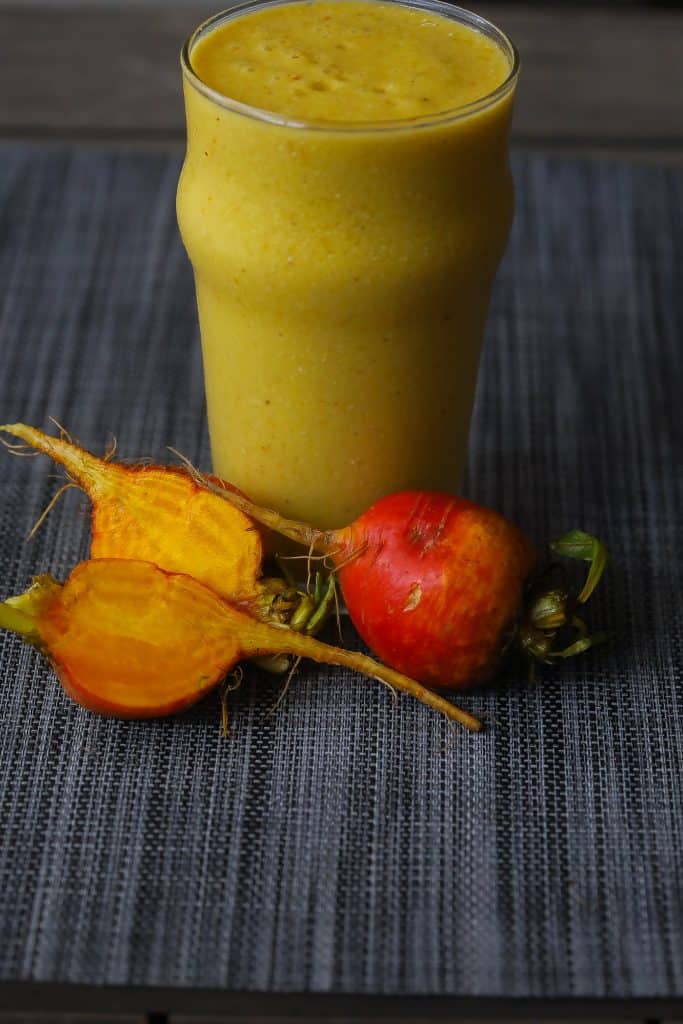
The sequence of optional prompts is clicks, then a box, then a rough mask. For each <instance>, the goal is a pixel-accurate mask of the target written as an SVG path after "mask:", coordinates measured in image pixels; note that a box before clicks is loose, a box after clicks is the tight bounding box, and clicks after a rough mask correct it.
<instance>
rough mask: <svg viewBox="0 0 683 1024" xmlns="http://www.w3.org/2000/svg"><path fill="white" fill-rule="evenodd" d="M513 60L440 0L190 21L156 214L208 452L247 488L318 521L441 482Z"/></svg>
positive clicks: (465, 396)
mask: <svg viewBox="0 0 683 1024" xmlns="http://www.w3.org/2000/svg"><path fill="white" fill-rule="evenodd" d="M515 72H516V68H515V66H514V51H513V49H512V47H511V45H510V44H509V43H508V42H507V40H506V39H505V37H504V36H502V34H501V33H497V30H495V29H493V27H492V26H487V25H486V23H482V22H481V20H480V19H477V18H476V17H475V16H472V15H467V14H466V12H459V11H458V9H457V8H449V7H448V6H447V5H445V4H440V3H431V4H429V5H428V7H420V8H417V7H411V6H408V5H406V4H404V3H399V2H385V0H312V2H300V0H297V2H285V3H278V4H274V5H266V4H263V3H258V2H257V3H249V4H246V5H242V6H241V7H240V8H237V9H233V10H232V11H230V12H227V13H226V14H224V15H222V16H217V18H215V19H212V21H211V22H209V23H207V24H206V25H205V26H202V27H201V28H200V29H199V30H198V31H197V33H195V35H194V36H193V37H192V39H191V40H190V41H189V43H188V45H187V46H186V50H185V52H184V88H185V104H186V113H187V127H188V147H187V156H186V160H185V163H184V166H183V171H182V175H181V180H180V185H179V190H178V219H179V224H180V229H181V233H182V236H183V239H184V242H185V245H186V247H187V251H188V254H189V256H190V259H191V261H192V265H193V268H194V273H195V281H196V289H197V302H198V308H199V320H200V330H201V338H202V351H203V358H204V371H205V381H206V394H207V407H208V415H209V429H210V436H211V447H212V456H213V461H214V469H215V471H216V472H217V473H219V474H220V475H221V476H224V477H226V478H228V479H230V480H232V481H233V482H234V483H236V484H238V485H239V486H240V487H241V488H242V489H243V490H244V491H246V492H247V493H248V494H249V495H250V496H251V497H252V498H254V499H255V500H257V501H259V502H262V503H266V504H271V505H273V506H275V507H277V508H278V509H280V510H281V511H283V512H285V513H287V514H289V515H293V516H296V517H300V518H304V519H308V520H310V521H313V522H315V523H316V524H317V525H320V526H323V527H325V526H339V525H342V524H344V523H346V522H349V521H351V520H352V519H353V518H354V517H355V516H356V515H358V514H359V513H360V512H361V511H362V510H363V509H364V508H365V507H367V505H369V504H370V503H371V502H372V501H374V500H375V499H377V498H378V497H380V496H382V495H383V494H387V493H390V492H391V491H395V490H399V489H402V488H406V487H419V488H422V487H424V488H434V489H441V490H455V489H457V487H458V485H459V481H460V475H461V471H462V466H463V462H464V457H465V452H466V446H467V433H468V426H469V419H470V413H471V408H472V401H473V395H474V387H475V381H476V372H477V365H478V360H479V351H480V346H481V339H482V334H483V328H484V322H485V318H486V312H487V307H488V302H489V294H490V289H491V284H492V281H493V277H494V274H495V271H496V268H497V265H498V263H499V260H500V257H501V255H502V252H503V249H504V246H505V242H506V239H507V235H508V231H509V227H510V223H511V219H512V209H513V194H512V182H511V177H510V173H509V169H508V161H507V141H508V131H509V122H510V117H511V107H512V95H513V91H514V80H515Z"/></svg>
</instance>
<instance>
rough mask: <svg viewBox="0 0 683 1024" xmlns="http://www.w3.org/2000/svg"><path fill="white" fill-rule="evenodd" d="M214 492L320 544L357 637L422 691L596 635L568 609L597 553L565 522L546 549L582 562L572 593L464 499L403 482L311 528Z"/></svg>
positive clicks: (575, 650)
mask: <svg viewBox="0 0 683 1024" xmlns="http://www.w3.org/2000/svg"><path fill="white" fill-rule="evenodd" d="M203 479H204V481H205V482H206V480H205V478H203ZM207 486H209V487H210V486H211V484H210V483H208V484H207ZM217 493H221V494H222V495H223V497H224V498H225V499H226V500H227V501H230V502H231V503H233V504H236V505H237V506H238V507H239V508H241V509H242V510H243V511H244V512H246V513H247V514H248V515H250V516H252V518H254V519H256V520H257V521H258V522H260V523H262V524H263V525H265V526H267V527H269V528H270V529H271V530H274V531H275V532H277V533H280V534H281V535H283V536H285V537H288V538H290V539H292V540H295V541H297V542H298V543H300V544H303V545H305V546H307V547H308V548H310V549H311V550H315V551H318V552H325V553H326V554H327V556H328V558H329V559H330V560H331V562H332V564H333V565H334V567H335V570H336V572H337V575H338V578H339V583H340V585H341V590H342V593H343V596H344V600H345V602H346V606H347V608H348V610H349V614H350V616H351V619H352V621H353V623H354V625H355V626H356V629H357V630H358V632H359V633H360V635H361V637H362V638H363V639H364V640H365V642H366V643H367V644H368V646H369V647H370V648H371V649H372V650H373V651H374V652H375V654H376V655H378V657H380V658H381V659H382V660H383V661H385V662H386V663H387V664H388V665H391V666H392V667H393V668H395V669H397V670H398V671H400V672H403V673H405V674H407V675H410V676H413V677H415V678H417V679H419V680H420V681H421V682H422V683H424V684H426V685H427V686H430V687H432V688H444V689H454V688H458V687H462V686H470V685H475V684H477V683H480V682H483V681H484V680H485V679H487V678H489V677H490V676H491V675H492V673H493V672H494V671H495V669H496V667H497V666H498V665H499V663H500V661H501V658H502V657H503V655H504V654H505V653H506V652H507V651H509V650H510V649H512V648H514V647H516V648H518V649H519V650H521V651H522V652H523V653H524V654H525V655H526V656H527V657H528V659H529V660H530V661H531V662H532V663H533V662H535V661H541V662H545V663H550V662H552V661H554V660H555V659H557V658H566V657H570V656H571V655H574V654H579V653H581V652H582V651H584V650H586V649H587V648H588V647H590V646H592V645H594V644H596V643H597V642H600V641H602V640H603V639H604V637H603V635H602V634H596V635H594V636H592V637H589V636H588V634H587V629H586V627H585V625H584V623H583V621H582V620H581V619H580V618H579V617H578V615H577V607H578V605H579V604H583V603H584V602H585V601H586V600H588V597H589V596H590V594H591V593H592V591H593V589H594V588H595V586H596V584H597V582H598V579H599V578H600V575H601V573H602V570H603V568H604V565H605V560H606V553H605V549H604V547H603V546H602V544H601V543H600V542H599V541H598V540H596V539H595V538H594V537H591V536H590V535H589V534H586V533H582V532H581V531H578V530H575V531H573V532H572V533H569V534H567V535H566V536H565V537H563V538H561V539H560V540H559V541H557V542H556V543H555V544H554V545H553V550H554V551H555V552H556V553H557V554H561V555H566V556H568V557H571V558H578V559H580V560H584V561H588V562H590V563H591V569H590V573H589V577H588V580H587V582H586V584H585V586H584V587H583V590H582V591H581V593H580V594H578V595H577V596H572V594H571V593H570V590H569V587H568V586H567V584H566V582H564V580H562V581H561V582H559V583H558V582H556V580H555V579H554V578H553V577H552V576H550V577H549V576H548V575H547V574H546V575H544V576H542V577H540V578H538V579H535V580H533V581H532V579H531V577H532V573H533V572H534V569H535V566H536V561H537V558H536V551H535V548H534V545H533V544H532V542H531V541H530V540H529V538H528V537H527V536H526V535H525V534H524V533H522V531H521V530H520V529H519V528H518V527H517V526H515V525H514V524H513V523H511V522H510V521H509V520H508V519H506V518H505V517H504V516H502V515H500V514H499V513H497V512H494V511H492V510H491V509H488V508H484V507H483V506H481V505H477V504H475V503H474V502H471V501H466V500H465V499H464V498H458V497H454V496H452V495H448V494H441V493H438V492H432V491H403V492H400V493H398V494H392V495H389V496H388V497H386V498H381V499H380V500H379V501H377V502H376V503H375V504H374V505H372V506H371V508H369V509H368V510H367V512H364V513H363V514H362V515H361V516H359V518H358V519H356V520H355V522H353V523H352V524H351V525H350V526H347V527H344V528H343V529H340V530H317V529H315V528H314V527H312V526H309V525H308V524H306V523H297V522H294V521H292V520H289V519H285V518H283V517H282V516H280V515H279V514H278V513H277V512H274V511H272V510H270V509H264V508H261V507H259V506H257V505H254V504H253V503H252V502H250V501H248V500H246V499H244V498H243V497H240V496H238V495H235V494H230V493H226V492H225V491H220V490H219V489H217Z"/></svg>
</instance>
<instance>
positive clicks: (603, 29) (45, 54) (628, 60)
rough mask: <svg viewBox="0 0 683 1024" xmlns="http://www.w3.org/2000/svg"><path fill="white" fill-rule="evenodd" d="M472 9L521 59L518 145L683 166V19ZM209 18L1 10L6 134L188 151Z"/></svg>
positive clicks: (591, 10) (1, 114) (154, 12)
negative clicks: (199, 50) (198, 36)
mask: <svg viewBox="0 0 683 1024" xmlns="http://www.w3.org/2000/svg"><path fill="white" fill-rule="evenodd" d="M219 6H220V4H214V5H213V9H214V10H215V9H216V8H217V7H219ZM471 6H472V7H473V8H474V9H475V10H477V11H478V12H479V13H481V14H483V15H485V16H486V17H488V18H490V19H491V20H492V21H494V22H495V23H496V24H499V25H500V26H501V28H503V29H504V30H505V31H507V32H508V33H509V35H510V36H511V38H512V39H513V40H514V42H515V43H516V44H517V46H518V48H519V50H520V53H521V55H522V75H521V81H520V89H519V98H518V102H517V111H516V119H515V129H514V138H515V142H516V144H517V145H519V146H525V147H536V148H543V149H553V150H554V151H562V152H572V153H590V154H609V155H613V156H617V157H624V158H629V159H637V160H649V161H657V162H663V161H665V162H667V163H676V164H680V163H681V162H683V58H682V53H683V10H672V9H656V8H651V7H648V8H641V7H636V6H634V7H631V6H622V5H619V4H613V5H610V6H608V5H605V6H602V5H601V6H597V5H596V6H580V7H578V6H577V7H574V6H571V5H565V4H562V5H559V4H558V5H557V6H551V5H548V6H547V7H545V6H527V5H518V4H515V3H507V4H489V3H485V4H472V5H471ZM210 11H211V7H210V6H209V5H203V4H202V3H197V4H193V5H190V6H187V7H177V8H176V7H170V8H169V7H167V6H162V5H161V4H159V5H158V6H156V7H154V6H150V7H149V8H141V7H140V6H135V7H134V8H129V9H127V10H126V9H125V8H124V9H120V8H117V7H115V6H114V5H112V6H111V7H100V6H97V7H96V8H89V7H88V6H83V7H80V8H78V7H75V8H74V7H71V6H68V7H67V6H65V8H64V9H57V8H55V7H54V6H51V7H49V8H48V7H46V8H44V9H41V8H39V7H34V6H32V5H31V6H28V7H26V6H21V5H17V6H15V7H3V6H0V37H1V38H2V40H3V59H2V62H1V63H0V95H2V97H3V103H2V104H1V105H0V134H1V135H2V136H4V137H10V138H11V137H14V138H23V139H37V140H45V139H62V140H63V139H68V140H78V141H83V142H99V143H101V142H112V143H117V144H122V143H125V144H128V145H135V146H165V147H169V146H178V147H180V146H181V145H182V143H183V133H184V127H183V111H182V100H181V95H180V73H179V68H178V52H179V49H180V45H181V42H182V40H183V39H184V38H185V37H186V36H187V35H188V34H189V32H190V31H191V30H192V28H193V27H194V26H195V25H197V24H199V22H200V21H201V20H203V18H204V17H205V16H206V15H207V14H209V13H210Z"/></svg>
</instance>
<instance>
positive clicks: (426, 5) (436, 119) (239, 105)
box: [180, 0, 520, 134]
mask: <svg viewBox="0 0 683 1024" xmlns="http://www.w3.org/2000/svg"><path fill="white" fill-rule="evenodd" d="M305 2H306V0H241V2H240V3H236V4H235V5H234V6H232V7H229V8H227V9H226V10H223V11H219V12H218V13H217V14H213V15H211V17H209V18H207V19H206V21H203V22H202V23H201V24H200V25H198V26H197V28H195V29H194V31H193V32H192V33H191V34H190V35H189V36H188V37H187V39H186V40H185V42H184V44H183V47H182V50H181V52H180V65H181V68H182V72H183V75H184V77H185V78H186V80H187V81H188V82H189V83H190V85H192V86H193V87H194V88H195V89H197V91H198V92H200V93H202V95H203V96H205V97H206V98H207V99H209V100H211V101H212V102H213V103H215V104H217V105H218V106H220V107H223V108H224V109H225V110H230V111H232V112H233V113H236V114H242V115H243V116H245V117H250V118H251V119H252V120H257V121H263V122H265V123H267V124H272V125H276V126H279V127H282V128H299V129H305V130H312V131H321V132H330V133H344V134H354V133H362V132H401V131H413V130H414V129H416V128H427V127H433V126H436V125H442V124H449V123H451V122H453V121H460V120H464V119H465V118H467V117H470V116H471V115H472V114H476V113H479V112H480V111H482V110H486V109H487V108H488V107H491V106H493V105H494V104H496V103H498V102H499V101H500V100H502V99H503V98H504V97H505V96H507V95H508V93H510V92H511V91H512V89H513V88H514V86H515V84H516V82H517V78H518V76H519V67H520V58H519V52H518V50H517V47H516V46H515V44H514V43H513V42H512V40H511V39H510V37H509V36H508V35H506V33H505V32H503V31H502V30H501V29H499V28H498V27H497V26H496V25H494V24H493V22H491V21H487V19H486V18H482V17H481V15H479V14H475V13H474V12H473V11H468V10H466V9H465V8H464V7H456V6H455V5H454V4H451V3H446V2H444V0H376V2H382V3H391V4H398V5H400V6H402V7H411V8H413V9H414V10H419V11H431V12H433V13H436V14H441V15H443V16H444V17H446V18H448V19H449V20H450V21H456V22H459V23H460V24H464V25H469V26H470V27H471V28H474V29H475V30H477V31H479V32H481V33H483V34H484V35H486V36H488V38H489V39H492V40H493V41H494V42H495V43H497V44H498V46H499V47H500V48H501V50H503V52H504V53H505V54H506V56H507V57H508V59H509V61H510V69H509V71H508V74H507V76H506V77H505V79H504V80H503V81H502V82H501V83H500V84H499V85H497V86H496V88H495V89H493V90H492V91H491V92H488V93H486V94H485V95H484V96H481V97H479V98H478V99H476V100H471V101H470V102H469V103H464V104H460V105H459V106H456V107H450V108H448V109H447V110H440V111H437V112H435V113H432V114H424V115H420V116H418V117H401V118H394V119H393V120H383V121H328V120H314V119H306V118H297V117H289V116H287V115H286V114H278V113H276V112H275V111H272V110H265V109H263V108H261V107H256V106H252V105H251V104H249V103H243V102H242V101H241V100H236V99H233V98H232V97H230V96H225V95H223V93H221V92H218V91H217V90H216V89H212V88H211V86H210V85H207V84H206V82H204V81H203V80H202V79H201V78H200V77H199V75H198V74H197V73H196V71H195V70H194V68H193V67H192V62H191V54H192V49H193V47H194V46H195V44H196V43H197V42H198V41H199V40H200V39H201V38H202V37H203V36H205V35H208V34H209V32H212V31H213V30H214V29H216V28H217V27H218V26H219V25H222V24H223V23H224V22H226V21H231V20H232V19H233V18H239V17H240V16H241V15H243V14H248V13H250V12H252V11H256V10H262V9H263V8H265V7H281V6H284V5H286V4H292V3H305ZM335 2H336V3H344V2H345V0H335ZM373 2H375V0H373Z"/></svg>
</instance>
